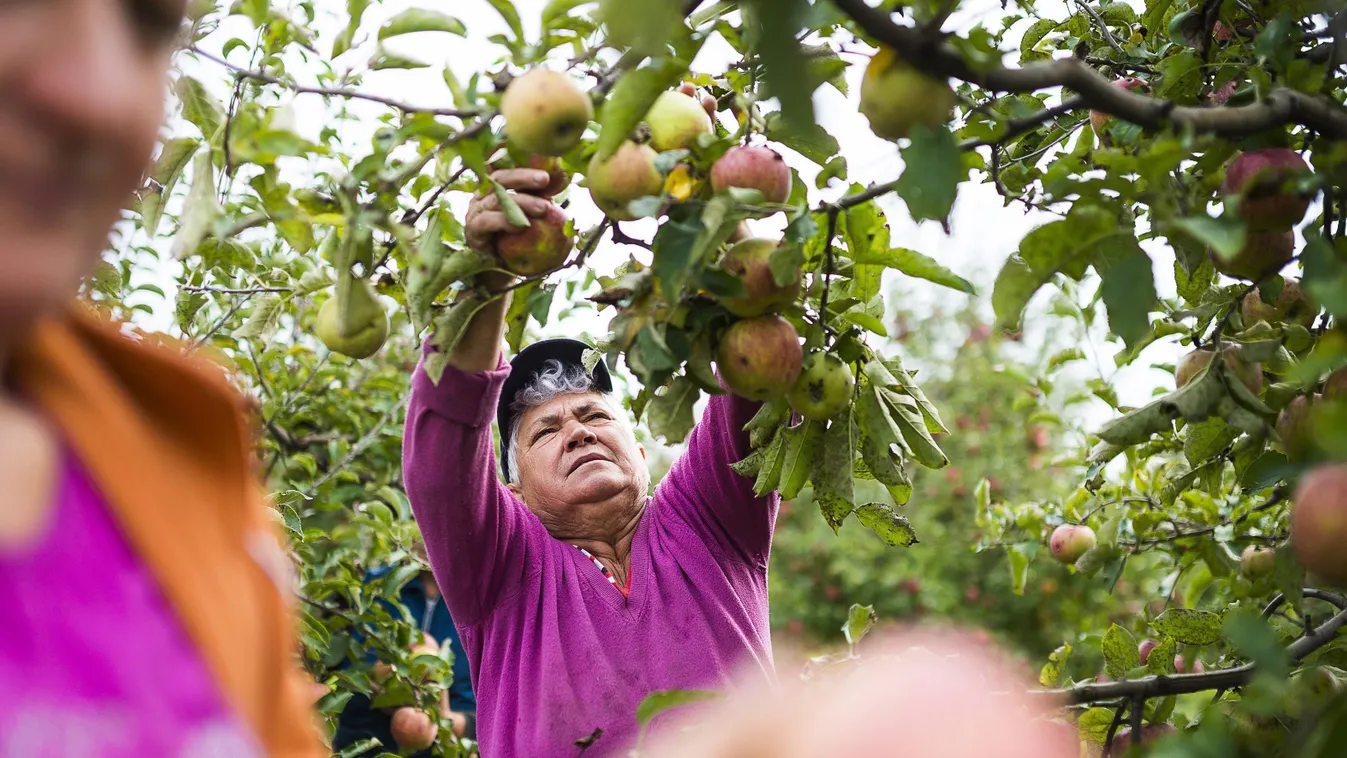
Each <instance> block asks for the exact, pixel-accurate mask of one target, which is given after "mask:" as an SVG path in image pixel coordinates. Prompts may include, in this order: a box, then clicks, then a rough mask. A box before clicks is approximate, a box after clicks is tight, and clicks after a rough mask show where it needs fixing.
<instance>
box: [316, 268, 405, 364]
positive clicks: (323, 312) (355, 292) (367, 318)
mask: <svg viewBox="0 0 1347 758" xmlns="http://www.w3.org/2000/svg"><path fill="white" fill-rule="evenodd" d="M341 286H342V285H341V284H338V285H337V287H338V288H339V289H340V287H341ZM342 300H343V298H342V297H341V293H340V292H338V294H337V296H335V297H330V298H328V299H327V302H325V303H323V305H322V307H320V308H319V309H318V320H317V323H316V324H315V326H314V330H313V331H314V334H316V335H317V336H318V339H320V340H322V341H323V344H324V345H327V349H328V350H331V351H332V352H334V353H341V354H342V355H345V356H348V357H351V358H356V359H360V358H368V357H370V356H371V355H374V354H375V353H377V352H379V348H381V347H383V345H384V341H385V340H387V339H388V314H387V313H385V312H384V309H383V306H381V305H379V300H378V298H377V297H375V295H374V288H373V287H371V286H370V283H369V282H368V281H366V280H364V279H359V280H355V281H352V282H350V287H349V290H348V292H347V296H346V298H345V303H344V305H345V309H344V312H343V308H342V306H343V303H342Z"/></svg>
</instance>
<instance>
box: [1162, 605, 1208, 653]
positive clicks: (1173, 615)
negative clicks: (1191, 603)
mask: <svg viewBox="0 0 1347 758" xmlns="http://www.w3.org/2000/svg"><path fill="white" fill-rule="evenodd" d="M1224 620H1225V614H1224V613H1215V612H1213V611H1197V610H1193V609H1191V608H1170V609H1169V610H1167V611H1165V612H1164V613H1162V614H1160V615H1159V616H1158V617H1156V619H1155V621H1153V622H1151V626H1153V627H1154V628H1155V630H1156V631H1158V632H1160V633H1161V634H1164V635H1166V636H1169V637H1173V638H1174V639H1175V640H1176V641H1177V642H1181V643H1183V644H1185V645H1198V646H1201V645H1210V644H1212V643H1213V642H1216V641H1218V640H1220V639H1221V623H1222V622H1223V621H1224Z"/></svg>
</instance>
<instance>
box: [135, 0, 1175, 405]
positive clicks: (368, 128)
mask: <svg viewBox="0 0 1347 758" xmlns="http://www.w3.org/2000/svg"><path fill="white" fill-rule="evenodd" d="M317 5H318V6H319V7H320V9H321V10H322V13H323V14H324V17H323V18H320V19H319V21H318V22H317V23H316V26H317V27H318V29H319V30H320V31H322V32H324V34H323V41H322V42H320V45H319V46H320V48H323V49H328V48H330V45H331V39H332V33H333V30H334V29H335V28H337V27H339V25H341V24H344V20H345V12H344V6H345V3H339V2H335V1H333V0H329V2H323V3H317ZM515 5H516V7H517V8H518V10H519V13H520V16H521V17H522V18H523V20H524V24H525V29H526V32H527V33H528V34H530V35H534V36H535V37H536V34H537V28H538V24H539V16H540V13H541V10H542V8H543V7H544V6H545V5H546V2H545V0H516V3H515ZM631 5H632V6H633V8H634V7H636V6H637V5H638V3H637V2H634V1H633V2H632V3H631ZM1133 5H1138V6H1139V5H1140V4H1139V3H1138V2H1133ZM407 7H426V8H435V9H441V10H446V11H447V12H449V13H452V14H453V15H456V16H458V17H459V18H460V19H461V20H462V21H463V22H464V23H465V24H466V25H467V27H468V29H469V36H468V38H467V39H463V38H460V37H456V36H452V35H448V34H443V33H426V34H417V35H409V36H406V37H402V38H397V39H394V40H390V41H389V42H388V43H387V46H388V47H389V49H391V50H393V51H395V52H398V53H402V54H406V55H409V56H411V57H414V58H417V59H419V60H422V61H424V62H427V63H430V64H432V66H431V67H430V68H428V69H423V70H415V71H402V70H397V71H378V72H369V73H368V74H367V75H366V76H365V82H364V84H363V85H362V89H365V90H369V91H373V92H377V93H379V94H382V95H385V96H390V97H395V98H398V99H402V100H406V101H409V102H414V103H417V104H421V105H439V106H444V107H452V102H451V98H450V94H449V91H448V88H447V87H446V86H445V84H444V82H443V79H442V78H441V73H440V69H439V67H440V66H446V65H447V66H449V67H450V68H451V69H452V70H453V71H454V72H455V73H456V74H457V75H458V76H459V78H460V79H461V80H463V81H466V79H467V78H468V77H469V76H470V75H471V74H472V73H473V72H474V71H482V70H485V69H488V68H492V69H495V68H498V67H499V65H500V63H501V49H500V48H497V47H496V46H495V45H494V44H492V43H490V42H488V41H487V38H488V37H489V36H490V35H492V34H496V33H501V32H505V31H506V27H505V24H504V22H503V21H502V20H501V19H500V17H499V16H498V15H497V14H496V12H495V11H494V10H493V9H492V8H491V7H490V5H488V4H487V3H486V2H485V0H455V2H453V3H451V4H446V3H429V2H424V0H421V1H420V2H407V1H406V0H387V1H386V2H385V3H384V4H383V5H382V6H379V5H376V6H374V7H371V8H370V9H369V10H368V11H367V12H366V16H365V24H364V26H363V27H362V32H361V33H360V34H359V35H357V37H356V43H357V44H356V47H355V48H353V49H352V51H350V52H348V53H347V54H345V55H343V56H342V57H341V58H339V59H337V62H336V63H337V65H338V66H344V67H348V68H355V69H357V70H358V69H359V68H362V67H363V66H364V64H365V62H366V61H367V60H368V58H369V55H370V53H371V52H372V51H373V49H374V34H375V32H376V31H377V29H378V28H379V26H380V24H381V23H382V21H383V20H384V19H386V18H388V17H390V16H392V15H394V14H396V13H398V12H399V11H401V10H403V9H405V8H407ZM1000 7H1001V6H1000V2H999V0H966V1H965V2H964V3H963V8H964V10H962V11H960V12H959V13H958V14H956V15H955V16H954V17H953V18H952V19H951V25H952V26H956V27H958V28H967V27H968V26H971V25H972V24H973V23H974V22H976V21H978V20H983V21H987V22H989V25H991V26H996V25H999V24H997V23H996V22H995V19H997V18H999V16H1000V15H1001V13H1002V11H1001V10H1000ZM1039 8H1040V12H1041V13H1042V14H1043V15H1050V16H1052V17H1054V18H1057V19H1059V20H1060V19H1064V18H1066V15H1067V11H1066V5H1065V3H1063V2H1057V1H1056V0H1047V1H1045V2H1040V3H1039ZM1026 25H1027V24H1026V23H1023V22H1022V23H1021V24H1020V28H1021V29H1022V28H1023V26H1026ZM947 28H948V27H947ZM1019 33H1020V32H1019V31H1014V32H1012V33H1011V34H1009V35H1008V39H1018V36H1019ZM235 35H237V36H239V37H241V38H243V39H247V40H251V39H252V38H253V36H254V32H253V30H252V27H251V23H250V22H249V21H247V19H245V18H243V17H234V18H231V19H229V20H227V21H226V22H225V24H224V25H223V26H222V27H221V29H220V31H219V32H217V33H216V34H214V35H212V37H211V38H210V39H209V40H208V41H207V42H206V44H205V45H204V47H206V48H207V49H209V50H212V51H213V52H218V51H219V49H220V47H221V46H222V45H223V44H224V43H225V41H226V40H228V39H229V38H230V37H231V36H235ZM562 52H563V53H564V52H565V51H564V50H563V51H562ZM231 58H232V59H233V60H234V61H235V62H236V63H239V64H246V63H247V60H246V57H245V52H244V51H242V50H239V51H236V52H234V54H233V55H232V56H231ZM732 58H733V51H732V50H731V49H730V48H729V46H728V45H726V44H725V43H724V41H723V40H721V39H720V38H719V37H716V38H713V39H712V40H711V41H710V42H708V44H707V45H706V46H705V47H704V48H703V50H702V52H701V54H700V55H699V56H698V57H697V59H696V60H695V61H694V63H693V69H694V70H697V71H705V72H710V73H720V72H723V71H724V69H725V65H726V63H727V62H728V61H729V60H731V59H732ZM858 60H859V61H860V62H862V63H863V59H858ZM1010 60H1011V61H1012V62H1013V61H1014V60H1015V58H1014V57H1012V58H1011V59H1010ZM180 65H181V66H182V68H183V69H184V70H185V71H188V72H191V73H193V74H194V75H196V76H198V78H201V79H202V80H203V81H205V82H207V83H208V84H212V85H217V86H218V90H217V92H218V94H219V96H220V97H221V98H222V99H223V98H224V97H225V96H226V95H227V90H226V87H227V85H228V79H227V77H225V76H224V75H223V74H222V72H221V71H220V70H219V67H218V66H216V65H215V64H213V63H210V62H208V61H203V62H200V63H198V62H194V61H192V60H190V59H189V58H188V57H187V56H181V57H180ZM291 70H292V72H295V73H297V74H299V75H300V77H301V79H303V78H304V76H305V75H304V74H303V73H300V72H303V71H306V69H305V67H304V64H303V63H301V62H298V61H296V62H294V63H292V64H291ZM307 70H308V71H312V69H307ZM861 73H862V66H861V65H855V66H853V67H852V68H851V69H850V71H849V72H848V76H849V79H850V80H851V81H852V82H853V86H852V87H851V94H850V96H849V97H844V96H842V95H841V94H840V93H838V92H837V91H836V90H835V89H833V88H832V87H830V86H824V87H821V88H820V89H819V90H818V92H817V94H816V95H815V109H816V113H817V115H818V120H819V123H820V124H821V125H822V126H823V127H824V128H825V129H827V130H828V131H829V132H830V133H831V134H832V135H833V136H835V137H836V138H837V140H838V142H839V143H840V144H841V146H842V154H843V155H845V156H846V158H847V162H848V167H849V171H850V176H849V179H850V181H852V182H859V183H861V184H869V183H873V182H882V181H888V180H890V179H893V178H895V177H897V176H898V175H899V174H900V173H901V170H902V161H901V159H900V158H899V155H898V147H897V146H896V145H894V144H893V143H890V142H887V141H884V140H880V139H879V138H877V137H875V136H874V135H873V134H871V132H870V130H869V128H868V125H867V122H866V120H865V118H864V117H862V116H860V115H859V114H858V112H857V109H856V105H857V96H858V90H859V78H860V75H861ZM292 99H293V104H294V114H295V128H296V131H298V132H299V133H301V134H304V135H306V136H309V137H310V138H316V135H317V133H318V130H319V129H321V128H322V127H323V126H324V125H326V123H327V121H326V118H327V111H326V110H325V109H324V108H323V106H322V100H321V99H320V98H317V97H314V96H300V97H298V98H292ZM352 108H353V110H355V111H356V112H359V113H368V114H369V118H368V119H365V120H362V122H360V123H358V124H353V125H351V126H349V127H344V129H345V131H344V134H345V135H346V136H347V137H348V139H349V140H350V141H349V142H348V144H352V145H356V144H359V141H360V140H367V139H368V134H369V133H371V132H372V131H373V129H375V128H377V127H378V126H379V124H378V123H377V122H376V121H375V117H376V116H377V115H379V114H381V113H384V112H386V109H383V108H382V107H381V106H375V105H371V104H367V103H353V104H352ZM362 132H363V134H362ZM778 147H779V146H778ZM782 152H783V153H785V154H786V157H787V160H788V161H789V162H790V163H791V165H793V166H794V167H796V168H797V169H798V170H799V171H800V174H801V177H802V179H803V180H804V181H805V182H806V183H807V184H808V185H809V186H810V188H811V190H810V193H811V200H812V201H813V202H817V201H819V200H821V199H827V198H831V197H835V196H837V195H838V194H840V193H841V192H842V191H844V189H845V186H844V185H843V184H841V183H839V182H833V184H832V186H831V187H829V188H828V189H826V190H824V191H818V190H814V189H813V178H814V176H815V174H816V172H817V167H815V166H814V165H813V164H811V163H809V162H808V161H806V160H804V159H802V158H800V157H799V156H797V155H794V154H792V153H790V151H788V150H784V149H783V150H782ZM292 168H294V169H296V170H299V171H303V170H304V167H303V166H292ZM452 202H453V204H454V207H456V208H459V209H461V208H463V207H464V206H465V205H466V198H464V197H457V198H453V200H452ZM879 203H880V205H881V206H882V207H883V209H884V210H885V212H886V214H887V215H888V218H889V221H890V224H891V227H892V242H893V244H895V245H901V246H904V247H910V248H914V249H916V250H919V251H921V252H923V253H925V254H927V255H930V256H932V257H935V258H936V259H938V260H940V261H941V262H942V263H943V264H945V265H946V266H948V267H949V268H951V269H953V270H954V271H956V272H957V273H959V274H961V275H962V276H964V277H965V278H967V279H970V280H972V281H973V282H975V283H976V284H977V285H978V286H979V289H980V295H979V300H980V302H981V303H982V307H983V309H984V311H985V312H986V313H987V317H988V318H989V319H990V307H989V306H988V305H987V298H988V296H989V295H990V291H991V284H992V281H993V279H994V277H995V275H996V272H997V271H998V270H999V269H1000V267H1001V265H1002V263H1003V262H1004V261H1005V259H1006V258H1007V256H1009V255H1010V254H1011V253H1013V252H1014V251H1015V249H1016V248H1017V246H1018V244H1019V241H1020V239H1021V238H1022V237H1023V236H1024V235H1025V233H1027V232H1028V231H1029V230H1030V229H1032V228H1033V227H1034V226H1036V225H1038V224H1041V223H1044V222H1045V221H1047V220H1051V217H1049V216H1046V215H1044V214H1039V213H1037V212H1034V213H1029V214H1027V215H1026V214H1025V212H1024V210H1023V208H1022V207H1021V206H1014V207H1005V206H1004V205H1003V202H1002V200H1001V198H1000V197H999V196H998V195H997V194H996V192H995V191H994V190H993V189H992V187H991V186H990V185H988V184H980V183H966V184H964V185H963V186H962V187H961V190H960V194H959V199H958V201H957V203H956V204H955V207H954V213H953V217H952V224H951V228H952V233H951V234H949V235H946V234H945V233H944V232H943V230H942V229H941V228H940V226H939V225H938V224H936V223H933V222H926V223H922V224H916V223H913V222H912V221H911V219H910V217H909V215H908V214H907V211H906V208H905V207H904V205H903V203H902V201H901V200H900V199H898V198H897V197H896V196H889V197H885V198H882V199H881V200H879ZM569 211H570V213H571V214H572V215H573V216H574V217H575V219H576V225H577V228H580V229H585V228H588V227H590V226H592V225H593V224H596V223H598V221H599V220H600V219H601V214H600V212H599V211H598V209H597V208H596V207H595V206H594V205H593V204H592V203H591V202H590V200H589V196H588V193H587V192H585V191H584V190H583V189H579V188H576V189H575V190H573V191H572V192H571V193H570V205H569ZM626 226H629V227H631V228H630V229H628V231H629V233H632V234H635V235H638V236H643V237H645V238H647V239H649V237H650V236H651V234H653V230H654V221H653V220H650V219H647V220H644V221H642V222H638V223H635V224H629V225H626ZM779 228H780V223H773V221H772V220H770V219H769V220H765V221H762V222H757V226H755V228H754V231H755V232H758V233H770V232H772V231H775V230H778V229H779ZM1148 247H1149V248H1150V250H1151V252H1152V253H1153V257H1154V261H1155V273H1156V275H1157V276H1156V279H1157V286H1158V288H1159V290H1160V293H1161V295H1162V296H1167V295H1172V293H1173V291H1174V281H1173V275H1172V261H1173V258H1172V254H1170V252H1169V251H1168V249H1167V248H1166V247H1165V246H1163V245H1153V246H1152V245H1148ZM633 250H636V249H634V248H627V247H623V246H617V245H613V244H611V243H605V245H603V246H602V247H600V249H599V251H598V252H597V253H596V255H595V256H594V257H593V258H592V259H591V261H592V264H593V265H594V266H595V267H596V268H597V269H599V270H600V271H601V272H607V271H611V269H613V268H614V267H616V266H617V265H618V264H619V263H621V262H622V261H623V260H625V259H626V257H627V256H628V255H630V254H632V252H633ZM638 252H643V251H638ZM175 265H176V264H175ZM894 275H895V274H893V273H892V272H890V276H894ZM166 289H167V288H166ZM906 289H907V291H909V292H911V293H912V294H911V298H912V301H913V302H915V303H918V304H919V305H920V307H921V308H937V307H943V308H946V309H949V308H952V307H954V306H955V305H957V304H958V303H960V302H961V300H960V298H962V297H964V296H962V295H960V294H959V293H955V292H952V291H951V290H947V289H944V288H941V287H938V286H936V285H932V284H929V283H925V282H917V283H916V284H915V285H913V286H909V287H907V288H906ZM167 294H168V302H169V304H170V305H169V306H168V307H165V308H163V309H162V316H158V317H156V318H155V319H153V320H152V321H154V322H161V324H160V325H162V326H167V324H168V323H169V319H171V312H172V307H171V303H172V298H173V295H174V293H173V292H172V291H168V293H167ZM1050 298H1051V294H1050V292H1049V291H1048V290H1047V289H1045V290H1044V291H1043V292H1040V293H1039V296H1038V297H1037V298H1036V299H1035V301H1034V303H1033V304H1032V306H1031V309H1030V310H1031V313H1033V312H1042V311H1044V310H1045V309H1046V306H1047V303H1048V301H1049V299H1050ZM156 309H157V310H158V309H159V305H158V304H156ZM606 319H607V314H606V313H605V314H604V315H603V316H602V317H600V316H598V315H595V316H594V317H593V318H592V319H588V320H586V321H584V322H582V323H583V324H584V327H583V328H585V329H588V330H590V332H591V334H592V335H593V336H595V337H598V336H601V335H602V333H603V332H604V323H605V321H606ZM561 329H562V327H561V326H560V325H558V324H556V323H551V324H549V325H548V327H546V328H544V329H543V334H545V335H547V336H552V335H554V334H558V333H559V332H560V330H561ZM575 329H576V323H575V322H574V321H570V322H567V323H566V325H565V330H566V331H567V332H569V333H574V331H575ZM1031 336H1032V335H1031ZM1095 348H1096V349H1098V350H1099V352H1100V360H1099V364H1102V365H1103V366H1104V367H1105V368H1106V369H1108V368H1110V367H1111V366H1112V360H1111V356H1112V355H1113V353H1115V352H1116V351H1117V350H1118V349H1119V348H1120V345H1117V344H1114V345H1106V344H1103V343H1102V340H1095ZM1178 352H1179V348H1178V347H1177V346H1176V345H1175V344H1174V343H1173V341H1172V338H1171V340H1170V342H1169V343H1167V344H1160V345H1156V346H1153V347H1151V348H1149V349H1148V350H1147V352H1146V353H1145V354H1143V358H1142V360H1140V361H1138V362H1137V363H1136V364H1134V366H1133V367H1130V368H1127V369H1123V370H1122V371H1120V372H1118V374H1117V375H1116V376H1115V377H1113V380H1114V383H1115V386H1116V388H1117V390H1118V392H1119V394H1120V396H1121V399H1122V401H1123V402H1124V403H1128V404H1139V403H1142V402H1144V401H1145V400H1146V399H1147V398H1148V397H1150V396H1151V394H1152V393H1153V391H1154V390H1155V388H1156V387H1158V386H1167V385H1169V383H1170V382H1172V378H1171V377H1170V376H1169V374H1167V373H1166V372H1163V371H1159V370H1154V369H1148V368H1146V366H1147V364H1148V363H1151V362H1160V363H1163V362H1172V361H1173V360H1174V359H1175V357H1176V356H1177V354H1178ZM1086 370H1087V367H1085V366H1082V367H1081V371H1086ZM1093 370H1094V369H1093V367H1090V368H1089V369H1088V371H1089V372H1090V373H1092V372H1093ZM1087 413H1088V416H1089V417H1090V419H1091V423H1097V422H1101V421H1103V420H1105V419H1107V418H1108V417H1109V416H1110V411H1109V410H1108V409H1107V408H1105V407H1104V406H1103V404H1102V403H1098V404H1095V406H1094V407H1092V408H1089V409H1088V410H1087Z"/></svg>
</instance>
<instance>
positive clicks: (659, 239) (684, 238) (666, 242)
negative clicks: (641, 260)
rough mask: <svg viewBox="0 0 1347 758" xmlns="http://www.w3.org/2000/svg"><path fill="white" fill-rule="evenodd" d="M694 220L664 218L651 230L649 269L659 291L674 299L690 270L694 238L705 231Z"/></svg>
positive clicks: (680, 292)
mask: <svg viewBox="0 0 1347 758" xmlns="http://www.w3.org/2000/svg"><path fill="white" fill-rule="evenodd" d="M697 221H698V219H691V220H690V221H675V220H672V219H671V220H669V221H666V222H665V223H663V224H661V225H660V227H659V231H657V232H655V239H654V240H653V241H652V243H651V247H652V248H653V255H654V260H653V261H652V262H651V269H652V270H653V271H654V272H655V276H656V277H658V278H659V281H660V290H661V291H662V292H664V293H665V295H666V297H668V298H669V299H670V300H672V301H675V302H676V301H678V300H680V299H681V297H682V292H683V286H684V285H685V283H686V282H687V277H688V274H689V273H690V272H691V269H692V254H693V251H694V249H695V247H696V244H697V238H698V237H699V236H700V235H701V234H703V232H704V231H705V230H704V228H703V227H702V225H701V224H700V223H697Z"/></svg>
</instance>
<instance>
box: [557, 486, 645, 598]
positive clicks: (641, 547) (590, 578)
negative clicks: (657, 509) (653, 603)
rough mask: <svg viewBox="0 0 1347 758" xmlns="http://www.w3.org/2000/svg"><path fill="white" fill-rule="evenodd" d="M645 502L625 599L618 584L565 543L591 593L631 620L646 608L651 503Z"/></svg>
mask: <svg viewBox="0 0 1347 758" xmlns="http://www.w3.org/2000/svg"><path fill="white" fill-rule="evenodd" d="M651 502H652V501H651V500H650V499H647V500H646V505H645V510H643V511H642V512H641V522H640V523H639V524H637V525H636V533H635V534H634V535H632V538H631V566H630V567H629V569H628V570H627V594H626V596H623V594H622V591H621V590H619V589H618V588H617V585H615V584H613V583H612V582H610V581H608V576H607V575H606V574H604V573H603V572H602V571H600V570H599V568H598V567H597V566H595V565H594V561H593V560H592V559H591V558H590V556H589V555H587V554H586V553H585V552H584V551H581V550H577V549H576V546H575V545H572V544H570V543H564V544H565V545H566V550H567V551H568V552H569V553H571V556H570V558H569V559H568V560H570V561H573V562H574V565H575V567H576V569H577V570H578V571H579V573H580V575H581V576H582V577H583V581H584V582H586V584H587V586H588V589H589V590H590V594H591V595H593V596H595V597H599V598H602V600H603V602H605V603H607V604H608V605H609V606H610V607H612V609H613V610H615V611H617V612H619V613H623V614H625V615H627V616H630V617H633V618H634V617H636V616H638V615H640V613H641V611H642V609H644V608H645V597H646V594H647V592H646V584H647V583H648V582H649V576H650V571H649V569H650V513H649V509H650V504H651Z"/></svg>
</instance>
